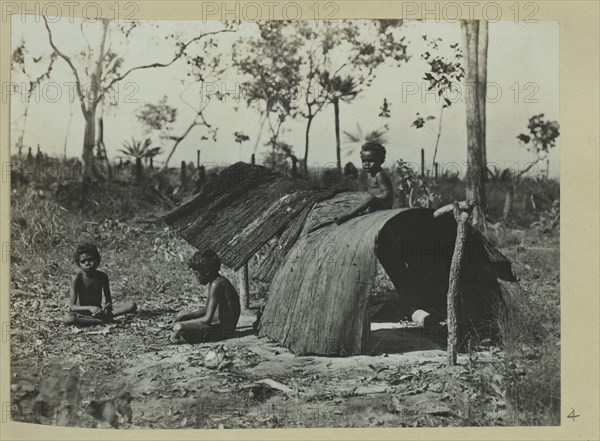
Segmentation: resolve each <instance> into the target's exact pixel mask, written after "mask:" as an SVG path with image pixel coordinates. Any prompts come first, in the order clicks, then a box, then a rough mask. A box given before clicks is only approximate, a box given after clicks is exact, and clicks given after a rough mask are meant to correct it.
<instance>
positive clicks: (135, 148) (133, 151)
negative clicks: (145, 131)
mask: <svg viewBox="0 0 600 441" xmlns="http://www.w3.org/2000/svg"><path fill="white" fill-rule="evenodd" d="M151 144H152V140H151V139H150V138H146V139H145V140H144V141H139V140H136V139H135V138H131V142H130V141H125V142H124V143H123V148H122V149H119V151H120V152H121V153H123V154H124V155H125V156H129V157H131V158H134V159H135V179H136V181H137V182H140V181H141V180H142V179H143V177H144V166H143V165H142V160H148V159H150V160H152V159H153V158H154V157H155V156H158V155H160V154H161V153H162V149H161V147H150V145H151Z"/></svg>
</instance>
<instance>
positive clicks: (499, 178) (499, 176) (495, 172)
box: [487, 166, 519, 222]
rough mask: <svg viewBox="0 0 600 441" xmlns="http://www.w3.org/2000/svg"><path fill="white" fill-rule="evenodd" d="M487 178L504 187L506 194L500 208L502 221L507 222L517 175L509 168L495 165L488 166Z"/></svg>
mask: <svg viewBox="0 0 600 441" xmlns="http://www.w3.org/2000/svg"><path fill="white" fill-rule="evenodd" d="M487 172H488V179H489V180H492V181H495V182H498V183H500V184H501V185H502V187H504V190H505V192H506V196H505V197H504V208H503V210H502V221H503V222H508V219H509V218H510V214H511V211H512V206H513V199H514V196H515V184H516V183H517V181H518V179H519V176H518V175H516V174H515V173H513V171H512V170H511V169H510V168H505V169H501V168H499V167H496V166H492V167H488V169H487Z"/></svg>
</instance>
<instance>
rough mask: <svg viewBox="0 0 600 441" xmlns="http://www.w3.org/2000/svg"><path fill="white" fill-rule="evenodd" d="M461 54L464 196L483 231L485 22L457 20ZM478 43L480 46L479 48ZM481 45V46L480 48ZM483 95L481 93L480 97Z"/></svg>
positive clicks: (474, 221) (484, 204)
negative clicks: (465, 149)
mask: <svg viewBox="0 0 600 441" xmlns="http://www.w3.org/2000/svg"><path fill="white" fill-rule="evenodd" d="M461 29H462V36H463V46H464V51H463V52H464V54H465V66H464V67H465V91H466V103H465V104H466V112H467V187H466V196H467V199H469V200H473V201H475V209H474V210H473V224H474V225H476V226H477V227H479V229H481V230H482V231H484V232H485V231H486V229H487V228H486V223H485V214H484V213H485V209H486V205H487V200H486V194H485V181H486V173H487V164H486V155H485V130H483V129H484V128H485V91H486V83H485V80H486V71H487V43H484V42H483V41H482V40H483V39H485V40H487V22H485V21H482V22H480V21H478V20H463V21H461ZM480 47H481V49H480ZM484 47H485V50H484ZM481 95H483V97H481Z"/></svg>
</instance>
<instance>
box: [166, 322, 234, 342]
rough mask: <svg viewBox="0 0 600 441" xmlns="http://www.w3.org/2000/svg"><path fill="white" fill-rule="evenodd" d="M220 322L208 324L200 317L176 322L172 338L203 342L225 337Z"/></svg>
mask: <svg viewBox="0 0 600 441" xmlns="http://www.w3.org/2000/svg"><path fill="white" fill-rule="evenodd" d="M221 328H222V327H221V325H220V324H211V325H207V324H206V323H203V322H201V321H200V320H198V319H195V320H187V321H185V322H178V323H175V326H173V335H172V336H171V340H172V341H173V339H177V337H181V338H183V339H184V340H185V341H186V342H188V343H201V342H206V341H215V340H221V339H223V335H222V334H223V333H222V332H221Z"/></svg>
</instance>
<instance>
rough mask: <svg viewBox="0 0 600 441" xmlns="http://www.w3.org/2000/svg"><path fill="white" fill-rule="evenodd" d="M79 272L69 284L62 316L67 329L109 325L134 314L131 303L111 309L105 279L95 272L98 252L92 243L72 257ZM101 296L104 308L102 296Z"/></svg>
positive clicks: (77, 250)
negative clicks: (75, 326)
mask: <svg viewBox="0 0 600 441" xmlns="http://www.w3.org/2000/svg"><path fill="white" fill-rule="evenodd" d="M73 260H74V261H75V264H76V265H77V266H79V269H80V271H79V272H78V273H77V274H75V277H73V281H72V282H71V305H70V306H69V312H67V313H66V314H65V318H64V323H65V324H67V325H83V326H93V325H101V324H102V323H106V322H110V321H112V319H113V318H114V317H117V316H120V315H124V314H128V313H131V312H135V311H136V310H137V305H136V304H135V303H133V302H127V303H123V304H122V305H121V306H120V307H118V308H117V307H113V304H112V297H111V294H110V285H109V283H108V275H107V274H106V273H105V272H102V271H98V266H99V265H100V252H99V251H98V248H97V247H96V245H94V244H93V243H82V244H80V245H79V246H78V247H77V249H76V250H75V255H74V256H73ZM103 292H104V306H102V293H103Z"/></svg>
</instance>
